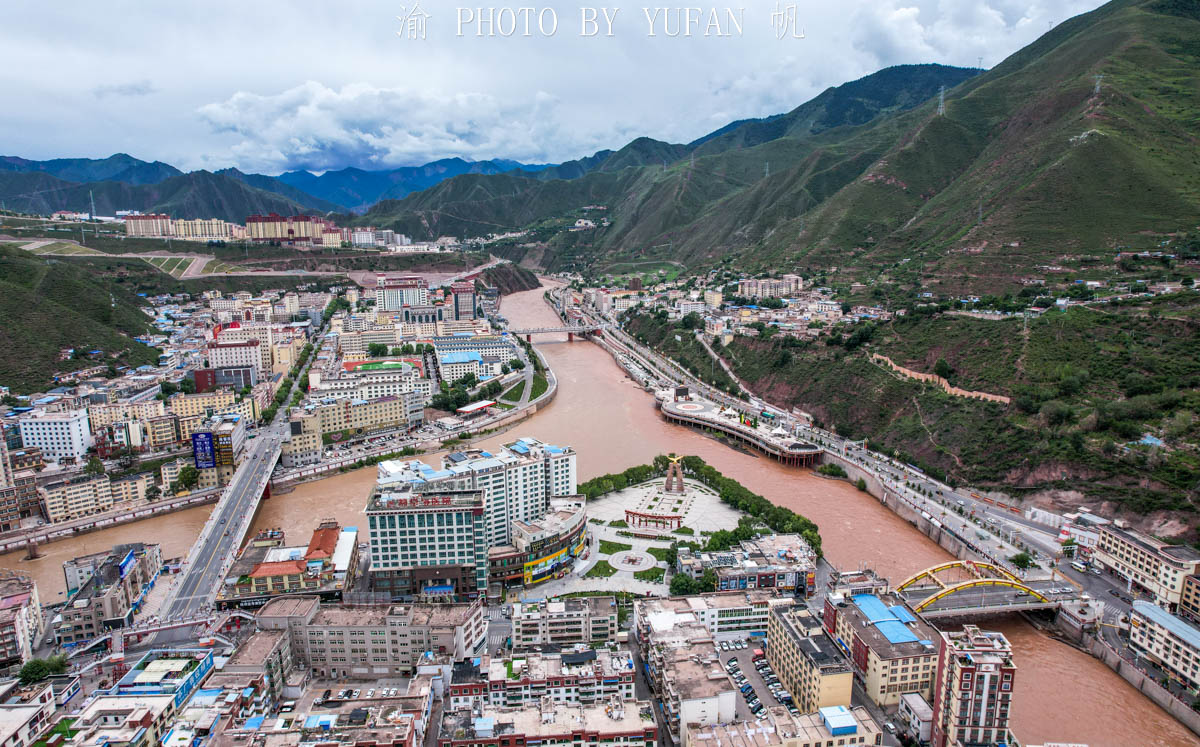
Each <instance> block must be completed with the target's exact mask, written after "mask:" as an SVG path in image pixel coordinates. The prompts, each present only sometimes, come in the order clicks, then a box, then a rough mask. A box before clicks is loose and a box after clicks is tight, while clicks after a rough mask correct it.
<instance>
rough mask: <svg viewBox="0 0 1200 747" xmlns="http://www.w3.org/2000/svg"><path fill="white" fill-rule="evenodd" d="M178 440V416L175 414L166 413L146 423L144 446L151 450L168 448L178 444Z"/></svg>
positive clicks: (179, 437)
mask: <svg viewBox="0 0 1200 747" xmlns="http://www.w3.org/2000/svg"><path fill="white" fill-rule="evenodd" d="M180 439H181V436H180V432H179V416H178V415H176V414H175V413H168V414H166V415H162V416H160V417H157V418H151V419H150V420H148V421H146V445H147V446H149V447H150V449H151V450H155V451H157V450H160V449H166V448H169V447H171V446H173V445H174V444H176V443H178V442H179V440H180Z"/></svg>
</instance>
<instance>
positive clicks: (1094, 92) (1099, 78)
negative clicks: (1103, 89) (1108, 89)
mask: <svg viewBox="0 0 1200 747" xmlns="http://www.w3.org/2000/svg"><path fill="white" fill-rule="evenodd" d="M1102 80H1104V73H1100V74H1098V75H1097V76H1096V87H1095V88H1093V89H1092V95H1093V96H1099V95H1100V81H1102Z"/></svg>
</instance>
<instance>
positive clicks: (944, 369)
mask: <svg viewBox="0 0 1200 747" xmlns="http://www.w3.org/2000/svg"><path fill="white" fill-rule="evenodd" d="M933 372H934V373H935V374H937V375H938V376H941V377H942V378H943V379H946V380H947V381H949V380H950V377H951V376H953V375H954V369H953V368H950V364H949V363H947V362H946V359H945V358H938V359H937V363H934V364H933Z"/></svg>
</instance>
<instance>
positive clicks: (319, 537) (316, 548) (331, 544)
mask: <svg viewBox="0 0 1200 747" xmlns="http://www.w3.org/2000/svg"><path fill="white" fill-rule="evenodd" d="M341 531H342V530H341V528H340V527H339V526H338V525H337V524H334V525H332V526H330V525H329V524H327V523H326V524H322V525H321V526H320V527H318V528H317V531H315V532H313V536H312V539H311V540H309V541H308V551H307V552H305V553H304V559H305V560H307V561H309V562H312V561H313V560H329V559H331V558H332V557H333V551H334V549H335V548H336V547H337V541H338V534H340V533H341Z"/></svg>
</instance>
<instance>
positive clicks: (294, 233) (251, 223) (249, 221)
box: [246, 213, 337, 246]
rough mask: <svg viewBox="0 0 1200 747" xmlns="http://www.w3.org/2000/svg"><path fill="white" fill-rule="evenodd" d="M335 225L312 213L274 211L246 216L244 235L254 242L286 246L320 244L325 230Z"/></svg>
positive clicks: (333, 227) (334, 227)
mask: <svg viewBox="0 0 1200 747" xmlns="http://www.w3.org/2000/svg"><path fill="white" fill-rule="evenodd" d="M336 228H337V227H336V226H335V225H334V224H333V223H331V222H330V221H327V220H325V219H324V218H319V217H317V216H314V215H289V216H282V215H278V214H276V213H269V214H267V215H251V216H248V217H247V218H246V236H247V238H249V239H250V240H251V241H253V242H255V243H262V244H267V243H277V244H284V245H287V246H295V245H301V246H311V245H314V244H315V245H316V246H321V245H322V244H323V240H324V235H325V231H326V230H327V229H336Z"/></svg>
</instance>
